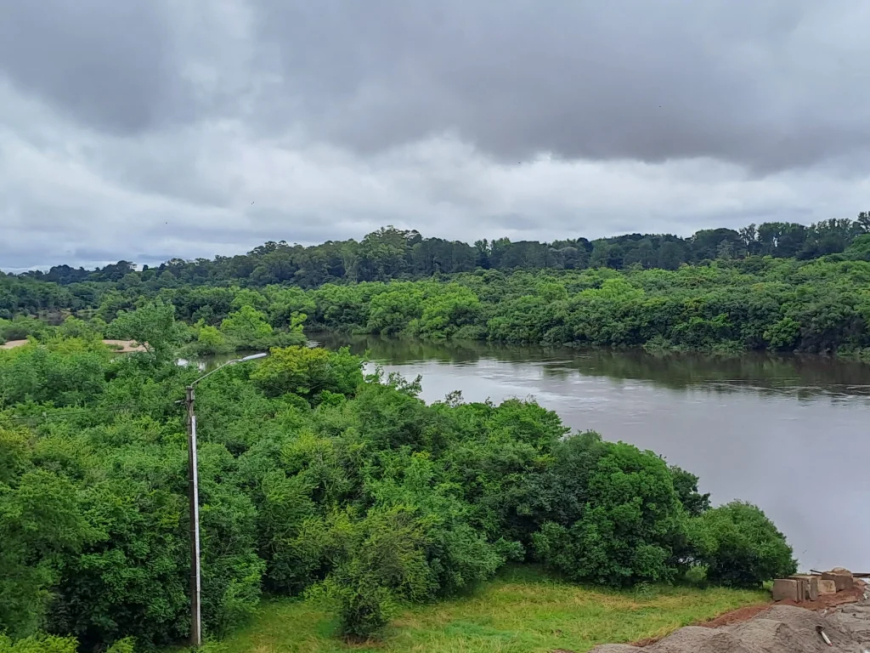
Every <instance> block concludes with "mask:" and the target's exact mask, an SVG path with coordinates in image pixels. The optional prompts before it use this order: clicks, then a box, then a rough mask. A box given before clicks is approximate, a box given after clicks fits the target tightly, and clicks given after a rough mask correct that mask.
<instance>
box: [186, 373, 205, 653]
mask: <svg viewBox="0 0 870 653" xmlns="http://www.w3.org/2000/svg"><path fill="white" fill-rule="evenodd" d="M194 398H195V395H194V389H193V385H189V386H187V481H188V482H187V494H188V499H189V501H190V645H191V646H193V647H194V648H199V647H200V646H202V610H201V608H200V599H201V597H202V574H201V572H200V568H199V565H200V557H199V466H198V464H197V459H196V414H195V413H194V412H193V401H194Z"/></svg>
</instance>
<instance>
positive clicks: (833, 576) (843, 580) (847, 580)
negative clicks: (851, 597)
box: [822, 571, 855, 592]
mask: <svg viewBox="0 0 870 653" xmlns="http://www.w3.org/2000/svg"><path fill="white" fill-rule="evenodd" d="M822 580H832V581H834V585H836V587H837V591H838V592H842V591H843V590H850V589H852V587H853V586H854V584H855V582H854V581H853V580H852V574H849V573H848V572H847V573H842V572H838V571H826V572H824V573H823V574H822Z"/></svg>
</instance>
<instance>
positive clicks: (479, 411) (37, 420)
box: [0, 272, 795, 653]
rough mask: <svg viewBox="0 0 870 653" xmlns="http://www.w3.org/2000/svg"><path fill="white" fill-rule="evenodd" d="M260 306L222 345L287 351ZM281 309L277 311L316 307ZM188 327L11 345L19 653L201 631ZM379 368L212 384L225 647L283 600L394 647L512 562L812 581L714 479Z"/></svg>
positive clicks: (517, 408)
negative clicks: (720, 496)
mask: <svg viewBox="0 0 870 653" xmlns="http://www.w3.org/2000/svg"><path fill="white" fill-rule="evenodd" d="M484 274H493V273H492V272H485V273H484ZM614 274H616V273H614ZM530 278H532V279H534V278H535V277H534V275H530ZM614 278H615V279H617V281H616V282H615V283H624V280H622V279H621V277H614ZM351 288H356V287H351ZM456 288H467V286H463V285H457V286H456ZM456 288H454V287H453V286H452V285H451V286H449V290H450V292H454V291H455V292H464V291H457V290H456ZM411 290H413V287H412V288H411ZM202 291H203V292H204V291H208V289H202ZM112 292H117V293H121V296H125V295H123V292H122V291H121V290H116V291H112ZM189 292H193V291H192V290H190V291H189ZM197 292H199V290H198V291H197ZM211 292H216V293H218V296H220V292H221V291H220V290H219V289H211ZM244 292H245V291H238V292H236V293H235V300H239V297H240V296H241V297H246V299H243V300H239V302H238V303H237V304H236V306H235V307H234V306H233V301H235V300H233V299H232V295H230V297H231V299H230V300H228V301H229V303H228V305H227V306H226V307H225V310H226V311H228V317H225V318H223V320H222V322H221V327H220V328H216V329H215V332H216V333H218V334H219V335H223V334H224V332H231V333H238V332H237V331H233V329H234V328H236V329H239V328H241V329H243V328H246V326H245V325H247V326H250V324H254V328H255V329H256V328H260V329H261V330H262V331H263V333H261V334H260V335H261V336H262V337H264V338H265V337H267V336H270V337H275V334H274V333H272V334H269V333H267V332H266V329H265V328H264V327H263V325H264V324H265V325H266V326H269V327H270V328H271V324H270V323H269V322H268V321H262V322H261V321H259V320H260V318H259V317H258V316H257V315H253V313H261V312H262V311H261V310H260V309H257V308H253V307H252V306H251V303H252V302H253V303H256V302H258V301H261V299H262V298H263V297H266V296H268V295H261V294H259V293H257V294H255V295H244V294H243V293H244ZM269 292H274V293H278V292H279V291H278V290H274V289H273V290H272V291H269ZM293 292H294V293H301V294H298V295H297V294H293V295H291V296H292V297H297V296H298V297H301V298H302V300H304V301H314V300H313V299H312V298H309V297H308V295H306V294H305V293H304V292H303V291H301V290H299V289H293ZM334 292H337V291H335V290H334ZM605 292H608V291H607V290H606V289H605ZM276 297H277V295H276V296H272V299H273V302H272V304H270V305H269V306H266V307H264V309H263V310H264V311H270V312H266V313H263V314H265V315H269V316H272V317H274V316H276V315H278V314H279V313H280V311H285V310H289V309H290V308H294V309H295V308H299V307H297V306H295V305H294V306H292V307H291V306H288V305H286V304H280V306H282V308H280V309H279V308H276V307H277V306H279V302H278V301H277V299H276ZM303 308H307V307H303ZM246 309H250V310H246ZM198 310H200V311H206V308H205V307H200V309H198ZM207 310H209V311H211V310H214V309H213V308H208V309H207ZM354 310H360V307H359V306H356V305H354ZM174 311H175V309H174V308H173V306H172V305H171V304H168V303H163V302H160V301H156V302H151V303H147V304H145V305H143V306H141V307H139V308H136V309H133V310H129V311H124V310H121V311H119V312H117V314H116V315H115V316H114V317H113V316H112V315H110V314H108V313H106V312H103V313H102V314H101V315H103V317H104V318H105V319H108V318H112V319H111V320H110V321H108V322H107V323H106V326H105V328H106V329H107V330H109V331H113V330H117V331H120V332H124V333H125V334H126V335H128V336H129V337H132V338H135V339H137V340H139V341H141V342H147V343H148V351H146V352H142V353H133V354H126V355H118V354H115V353H113V352H111V351H110V350H109V349H108V348H106V347H105V346H104V345H103V344H102V343H101V341H100V338H101V337H102V335H103V333H102V332H101V331H100V330H99V329H97V328H96V327H95V325H94V324H93V323H89V322H86V321H84V320H80V319H77V318H69V319H67V320H66V321H65V322H64V323H63V324H62V325H60V326H58V327H45V330H44V331H42V332H40V333H39V334H38V338H37V337H34V338H32V339H31V342H30V343H28V344H26V345H23V346H20V347H16V348H14V349H10V350H6V351H0V533H2V546H0V651H3V652H4V653H6V652H9V651H13V652H16V653H31V652H35V651H54V652H55V653H72V652H73V651H75V650H77V649H78V650H81V651H106V650H107V647H108V650H109V651H111V652H113V653H130V652H131V651H133V650H134V649H135V650H137V651H146V650H150V649H152V648H154V647H158V646H163V645H169V644H173V643H178V642H180V641H183V640H184V638H185V637H186V636H187V634H188V628H189V621H188V615H189V612H188V610H189V603H188V601H189V598H188V579H189V547H188V532H189V531H188V528H189V510H188V503H187V500H186V489H187V472H186V469H187V467H186V466H187V449H186V432H185V417H184V405H183V404H182V403H179V401H178V400H180V399H182V398H183V396H184V387H185V386H186V385H187V384H188V383H190V382H191V381H192V380H193V379H194V378H195V377H196V376H198V375H199V374H201V371H200V370H198V369H197V368H196V367H194V366H184V365H179V364H177V362H176V357H177V352H178V351H179V348H182V347H184V346H185V340H186V339H187V338H188V336H189V331H190V327H189V326H188V325H184V324H182V323H179V322H176V321H175V318H174V315H173V313H174ZM178 311H179V312H180V313H181V314H182V315H183V316H184V317H185V318H188V319H191V320H192V319H196V320H197V321H199V320H202V319H204V318H203V316H199V317H197V316H196V315H195V314H194V313H195V312H196V311H195V310H194V309H193V308H192V306H191V305H187V306H185V305H183V304H182V303H179V305H178ZM276 311H277V312H276ZM252 312H253V313H252ZM280 314H282V315H283V313H280ZM291 314H296V315H297V316H298V312H296V311H292V312H291ZM209 315H210V316H211V321H214V320H216V319H218V318H219V317H220V312H215V313H209ZM246 315H247V317H245V316H246ZM335 315H340V313H335ZM94 319H95V320H96V319H97V318H94ZM282 319H284V318H282ZM227 320H229V321H230V324H231V325H233V324H235V326H234V327H232V328H227V325H226V322H227ZM290 320H291V321H292V318H290ZM297 322H298V319H297ZM12 324H18V325H20V326H27V325H30V326H32V324H30V322H28V321H27V320H18V321H15V322H13V323H12ZM7 326H8V325H7ZM203 328H205V327H200V330H202V329H203ZM295 329H296V330H295V331H294V329H292V328H291V329H286V330H284V331H282V332H281V333H282V335H281V337H283V338H294V337H298V336H299V334H298V324H297V327H295ZM212 335H214V334H212ZM187 344H188V345H189V343H187ZM361 363H362V361H361V360H360V359H358V358H355V357H353V356H352V355H351V354H350V353H349V352H347V351H346V350H343V351H338V352H329V351H327V350H324V349H318V348H308V347H305V346H301V345H291V346H288V347H284V348H273V349H272V351H271V355H270V356H269V357H268V358H265V359H263V360H261V361H255V362H250V363H244V364H240V365H236V366H230V367H226V368H223V369H222V370H220V371H219V372H218V373H217V374H215V375H212V376H211V377H209V379H207V380H206V381H204V382H203V383H202V384H201V385H200V386H199V387H198V391H197V405H198V415H199V420H198V422H199V433H200V443H199V469H200V492H201V524H202V529H203V538H202V547H203V617H204V621H205V627H206V630H207V635H208V637H210V638H214V637H219V636H220V635H221V634H223V633H225V632H227V631H228V630H229V629H231V628H233V627H235V626H236V625H238V624H239V623H241V622H243V621H244V620H245V619H246V618H247V617H248V616H249V615H250V614H251V613H252V611H253V610H254V609H255V608H256V606H257V604H258V601H259V600H260V597H261V595H263V594H268V595H272V596H306V597H308V598H309V599H310V600H316V601H321V602H323V604H324V605H326V606H329V607H330V609H332V610H334V611H335V614H336V615H337V622H338V629H339V630H338V634H342V635H344V636H346V637H349V638H351V639H359V638H366V637H371V636H376V635H377V634H378V632H379V631H380V629H381V628H382V627H383V626H384V625H385V624H386V623H387V621H388V620H389V618H390V616H391V615H392V614H393V613H394V611H395V609H396V607H397V606H400V605H402V604H406V603H414V602H426V601H431V600H434V599H437V598H439V597H443V596H449V595H452V594H456V593H459V592H463V591H466V590H467V589H468V588H471V587H473V586H474V585H475V584H476V583H479V582H480V581H483V580H485V579H487V578H490V577H492V576H493V574H495V573H496V572H497V571H498V570H499V568H501V567H502V566H504V565H506V564H508V563H510V564H527V563H534V564H537V565H543V566H545V567H546V568H547V569H549V570H550V571H551V572H552V573H554V574H559V575H561V576H563V577H564V578H567V579H570V580H574V581H578V582H589V583H601V584H606V585H610V586H626V585H633V584H636V583H650V582H683V579H685V578H686V577H687V574H688V575H690V576H691V577H692V578H694V579H695V580H697V579H699V578H704V577H705V578H706V582H708V583H716V584H723V585H730V586H758V585H759V584H760V583H761V582H762V581H763V580H766V579H769V578H771V577H773V576H776V575H780V574H787V573H792V572H793V571H794V569H795V563H794V560H793V558H792V551H791V548H790V547H789V546H788V545H787V543H786V541H785V538H784V537H783V535H782V534H781V533H779V532H778V531H777V529H776V528H775V527H774V525H773V524H772V523H771V522H770V521H769V520H768V519H767V518H766V517H765V516H764V514H763V513H762V512H761V511H760V510H759V509H758V508H756V507H754V506H751V505H748V504H744V503H739V502H735V503H731V504H728V505H724V506H720V507H715V508H714V507H711V506H710V503H709V499H708V497H707V496H706V495H703V494H701V493H699V491H698V487H697V480H698V479H697V478H696V477H694V476H693V475H692V474H691V473H689V472H687V471H684V470H681V469H679V468H676V467H672V466H670V467H669V466H668V465H667V463H666V462H665V461H664V460H663V459H662V458H660V457H659V456H657V455H656V454H654V453H652V452H649V451H641V450H638V449H637V448H635V447H633V446H631V445H628V444H623V443H612V442H607V441H605V440H602V438H601V437H599V436H598V435H597V434H595V433H576V434H569V433H568V430H567V429H566V428H565V427H564V426H563V425H562V423H561V422H560V420H559V418H558V416H557V415H555V414H554V413H552V412H550V411H547V410H545V409H543V408H541V407H540V406H538V405H537V404H535V403H534V402H529V401H519V400H510V401H506V402H504V403H503V404H501V405H493V404H491V403H466V402H464V401H463V400H462V397H461V395H459V394H458V393H457V394H453V395H450V396H448V397H447V398H445V400H444V401H441V402H437V403H434V404H429V405H427V404H426V403H424V402H423V401H421V400H420V399H419V398H418V397H417V394H418V392H419V384H418V382H414V381H408V380H403V379H400V378H397V377H385V376H384V375H383V374H380V373H375V374H371V375H368V376H366V375H364V373H363V368H362V364H361Z"/></svg>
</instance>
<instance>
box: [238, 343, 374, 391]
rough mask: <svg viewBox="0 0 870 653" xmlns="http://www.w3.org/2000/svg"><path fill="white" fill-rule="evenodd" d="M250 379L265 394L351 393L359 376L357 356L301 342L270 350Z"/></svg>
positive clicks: (359, 367) (360, 374) (344, 351)
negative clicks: (302, 344)
mask: <svg viewBox="0 0 870 653" xmlns="http://www.w3.org/2000/svg"><path fill="white" fill-rule="evenodd" d="M251 379H252V380H253V381H254V383H255V384H257V386H258V387H260V388H261V389H262V390H263V391H264V392H265V393H266V394H267V395H270V396H273V397H274V396H278V395H282V394H288V393H292V394H296V395H299V396H301V397H305V398H306V399H308V400H310V401H315V400H316V397H317V395H319V394H320V393H321V392H323V391H328V392H333V393H337V394H343V395H351V394H353V392H354V391H355V390H356V388H357V386H358V385H359V384H360V383H362V380H363V379H362V371H361V365H360V361H359V359H357V358H355V357H353V356H351V355H350V352H349V351H348V350H347V349H342V350H341V351H339V352H329V351H326V350H325V349H314V348H308V347H302V346H297V347H286V348H284V349H274V350H272V355H271V356H269V358H267V359H266V360H265V361H263V363H262V364H261V365H260V366H259V367H258V368H257V371H256V372H254V373H253V374H252V375H251Z"/></svg>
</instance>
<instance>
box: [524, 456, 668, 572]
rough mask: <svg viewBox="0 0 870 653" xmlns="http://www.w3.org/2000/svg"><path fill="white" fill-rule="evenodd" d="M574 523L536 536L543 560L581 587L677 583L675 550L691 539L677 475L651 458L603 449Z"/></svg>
mask: <svg viewBox="0 0 870 653" xmlns="http://www.w3.org/2000/svg"><path fill="white" fill-rule="evenodd" d="M603 444H604V446H605V448H606V452H605V453H604V454H603V455H601V457H600V458H599V459H598V460H597V462H596V463H595V465H594V467H593V468H592V470H591V473H590V474H589V481H588V485H587V487H586V488H585V495H586V503H585V505H584V506H583V508H582V513H581V516H580V518H579V519H577V520H576V521H574V522H573V523H562V524H560V523H554V522H547V523H545V524H543V526H542V528H541V530H540V531H539V532H538V533H536V534H535V535H534V536H533V542H534V547H535V551H536V553H537V555H538V557H539V558H540V559H541V560H543V561H544V562H545V563H546V564H547V565H548V566H549V567H551V568H553V569H555V570H557V571H559V572H560V573H562V574H564V575H565V576H566V577H568V578H570V579H573V580H583V581H594V582H598V583H603V584H607V585H629V584H633V583H636V582H639V581H669V580H671V579H672V578H673V577H674V576H675V574H676V572H677V569H676V566H675V565H674V563H673V562H672V561H671V558H672V546H673V545H674V544H675V543H676V542H678V541H679V540H680V539H681V538H682V536H683V532H684V519H683V510H682V507H681V506H680V502H679V499H678V497H677V493H676V492H675V491H674V485H673V481H672V478H671V473H670V471H669V470H668V468H667V466H666V465H665V463H664V461H663V460H662V459H661V458H659V457H658V456H656V455H655V454H653V453H652V452H649V451H646V452H644V451H640V450H639V449H637V448H636V447H633V446H631V445H628V444H624V443H616V444H614V443H603Z"/></svg>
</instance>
